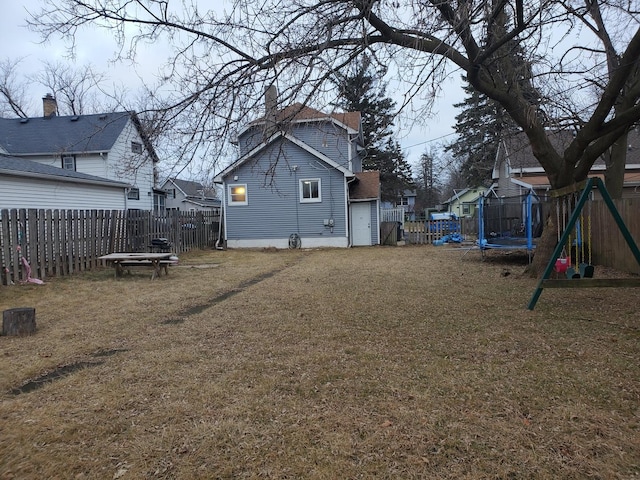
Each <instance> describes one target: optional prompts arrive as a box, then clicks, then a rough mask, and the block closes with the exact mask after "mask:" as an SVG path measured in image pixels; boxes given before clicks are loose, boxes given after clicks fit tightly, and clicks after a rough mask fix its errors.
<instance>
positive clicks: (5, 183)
mask: <svg viewBox="0 0 640 480" xmlns="http://www.w3.org/2000/svg"><path fill="white" fill-rule="evenodd" d="M128 189H129V185H128V184H126V183H123V182H117V181H115V180H109V179H105V178H101V177H96V176H93V175H87V174H86V173H79V172H74V171H71V170H65V169H62V168H57V167H51V166H49V165H43V164H41V163H37V162H32V161H30V160H25V159H22V158H16V157H10V156H4V155H0V192H1V193H0V210H2V209H12V208H16V209H18V208H27V209H28V208H35V209H51V210H57V209H60V210H76V209H82V210H93V209H95V210H123V209H125V206H126V204H127V191H128Z"/></svg>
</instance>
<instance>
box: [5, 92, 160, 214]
mask: <svg viewBox="0 0 640 480" xmlns="http://www.w3.org/2000/svg"><path fill="white" fill-rule="evenodd" d="M43 109H44V115H43V116H42V117H36V118H0V154H4V155H8V156H11V157H13V158H17V159H23V160H29V161H32V162H36V163H39V164H41V165H45V166H48V167H52V168H59V169H64V170H68V171H70V172H76V173H80V174H86V175H90V176H93V177H99V178H102V179H103V180H105V183H108V182H107V181H113V182H117V183H119V184H127V185H128V190H127V195H126V198H125V204H124V206H123V208H126V209H141V210H152V209H153V208H154V200H156V202H155V203H156V204H158V201H157V199H156V198H155V197H156V196H158V195H164V194H163V193H162V192H159V191H157V190H154V186H155V164H156V162H157V161H158V157H157V155H156V153H155V151H154V149H153V146H152V145H151V143H150V142H149V140H148V138H147V137H146V136H145V135H144V133H143V129H142V128H141V125H140V121H139V119H138V117H137V115H136V114H135V113H133V112H114V113H104V114H96V115H72V116H57V115H56V111H57V108H56V107H55V99H53V98H52V97H51V96H46V97H45V98H44V99H43ZM13 181H14V182H15V181H16V180H15V177H14V180H13ZM70 183H73V182H66V183H65V186H66V187H69V184H70ZM14 185H15V186H16V187H17V186H18V184H17V183H14ZM86 185H89V184H86ZM93 185H94V186H95V188H96V191H95V193H88V194H87V195H86V196H85V202H84V205H82V202H79V205H78V206H77V207H76V208H87V209H88V208H108V207H107V203H104V204H100V201H101V197H102V196H103V194H104V191H101V190H100V189H101V188H103V187H104V185H98V184H93ZM34 186H38V188H40V187H42V185H41V184H40V183H33V184H31V185H30V188H26V189H25V191H24V195H23V196H24V200H25V202H27V201H30V200H28V199H29V198H30V197H33V194H34ZM36 193H37V196H39V197H41V198H42V200H43V204H45V205H47V204H48V201H47V198H48V197H47V196H45V195H51V194H52V193H51V192H50V191H46V192H45V190H42V191H37V192H36ZM76 194H79V193H78V191H77V190H76ZM108 203H109V204H113V202H112V201H109V202H108ZM48 208H50V207H48Z"/></svg>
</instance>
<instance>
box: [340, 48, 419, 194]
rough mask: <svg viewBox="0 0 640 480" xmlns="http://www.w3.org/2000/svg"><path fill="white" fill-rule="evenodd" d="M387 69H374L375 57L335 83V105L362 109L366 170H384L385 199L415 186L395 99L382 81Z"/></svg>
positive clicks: (382, 177)
mask: <svg viewBox="0 0 640 480" xmlns="http://www.w3.org/2000/svg"><path fill="white" fill-rule="evenodd" d="M384 74H385V71H384V70H378V71H373V65H372V63H371V59H370V58H369V57H368V56H366V55H365V56H363V57H361V58H360V59H359V60H357V61H356V62H355V63H354V65H353V68H352V73H351V74H349V75H347V76H346V77H343V78H341V79H340V80H339V81H335V82H334V83H335V84H336V86H337V87H338V88H339V89H340V96H339V99H338V102H337V103H336V105H335V106H337V107H339V108H342V109H344V110H345V111H352V112H355V111H359V112H360V114H361V115H362V130H363V138H364V145H365V149H366V153H365V156H364V158H363V159H362V168H363V169H364V170H378V171H379V172H380V183H381V197H382V200H383V201H390V202H393V201H395V200H396V199H397V198H398V197H399V196H400V195H401V193H402V192H403V191H404V190H405V189H409V188H412V186H413V183H412V179H411V165H409V163H408V162H407V160H406V159H405V158H404V154H403V153H402V149H401V148H400V144H399V143H398V141H397V140H395V139H394V138H393V119H394V115H395V113H394V111H393V110H394V108H395V102H394V101H393V100H392V99H391V98H388V97H386V96H385V90H386V84H385V83H384V82H382V80H381V79H382V78H383V77H384Z"/></svg>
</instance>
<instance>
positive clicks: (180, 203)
mask: <svg viewBox="0 0 640 480" xmlns="http://www.w3.org/2000/svg"><path fill="white" fill-rule="evenodd" d="M162 190H164V191H165V192H166V194H167V199H166V205H165V207H166V209H167V210H180V211H183V212H185V211H186V212H197V211H207V212H211V211H213V212H218V211H220V205H221V202H220V199H219V198H217V195H216V192H215V190H210V189H206V188H205V187H204V186H203V185H202V184H200V183H198V182H192V181H190V180H180V179H179V178H169V179H167V181H165V182H164V184H163V185H162Z"/></svg>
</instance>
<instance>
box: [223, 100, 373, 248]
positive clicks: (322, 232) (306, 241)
mask: <svg viewBox="0 0 640 480" xmlns="http://www.w3.org/2000/svg"><path fill="white" fill-rule="evenodd" d="M267 97H268V96H267ZM267 107H268V108H267V112H269V113H268V115H267V116H265V117H264V118H262V119H260V120H257V121H255V122H253V123H251V124H249V125H248V126H247V127H246V128H245V129H244V130H243V131H242V132H240V133H239V135H238V137H237V144H238V146H239V158H238V159H237V160H236V161H235V162H233V163H232V164H231V165H230V166H229V167H227V168H226V169H225V170H224V171H223V172H221V173H220V175H218V176H217V177H216V178H215V182H216V183H219V184H221V185H222V190H223V201H222V205H223V218H224V231H225V232H226V242H227V246H228V247H231V248H233V247H276V248H287V247H288V246H289V245H290V240H291V241H292V242H293V243H292V244H293V245H296V239H300V240H301V245H302V247H305V248H310V247H349V246H360V245H374V244H378V243H380V239H379V237H380V213H379V212H380V181H379V179H380V177H379V174H378V172H362V158H361V151H362V128H361V119H360V113H359V112H349V113H331V114H327V113H323V112H320V111H318V110H315V109H313V108H309V107H305V106H303V105H301V104H294V105H292V106H290V107H287V108H285V109H283V110H279V111H276V109H275V107H273V106H269V104H267Z"/></svg>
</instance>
